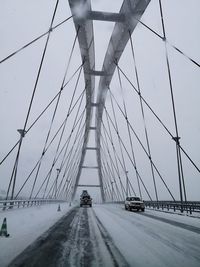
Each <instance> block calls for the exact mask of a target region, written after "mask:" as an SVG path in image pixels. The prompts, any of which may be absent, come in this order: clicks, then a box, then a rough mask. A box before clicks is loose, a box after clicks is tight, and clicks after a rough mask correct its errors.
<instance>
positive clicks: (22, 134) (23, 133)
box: [17, 129, 26, 138]
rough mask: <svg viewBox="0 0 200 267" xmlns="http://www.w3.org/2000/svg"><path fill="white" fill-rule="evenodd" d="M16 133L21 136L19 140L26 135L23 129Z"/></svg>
mask: <svg viewBox="0 0 200 267" xmlns="http://www.w3.org/2000/svg"><path fill="white" fill-rule="evenodd" d="M17 131H18V133H19V134H20V135H21V138H23V137H24V136H25V134H26V130H24V129H17Z"/></svg>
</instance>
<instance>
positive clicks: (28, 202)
mask: <svg viewBox="0 0 200 267" xmlns="http://www.w3.org/2000/svg"><path fill="white" fill-rule="evenodd" d="M61 202H66V201H64V200H58V199H17V200H0V210H10V209H13V208H27V207H32V206H40V205H44V204H51V203H61Z"/></svg>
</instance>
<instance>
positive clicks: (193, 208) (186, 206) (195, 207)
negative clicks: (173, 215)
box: [144, 201, 200, 214]
mask: <svg viewBox="0 0 200 267" xmlns="http://www.w3.org/2000/svg"><path fill="white" fill-rule="evenodd" d="M144 202H145V206H146V207H149V208H153V209H161V210H164V209H167V210H168V211H169V210H173V211H174V212H176V211H181V212H184V211H186V212H187V213H188V212H189V213H190V214H192V213H193V212H200V202H199V201H187V202H183V203H181V202H179V201H176V202H174V201H144Z"/></svg>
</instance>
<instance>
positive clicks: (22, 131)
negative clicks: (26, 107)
mask: <svg viewBox="0 0 200 267" xmlns="http://www.w3.org/2000/svg"><path fill="white" fill-rule="evenodd" d="M17 131H18V133H19V134H20V139H19V147H18V152H17V157H16V160H15V165H14V168H13V173H12V175H13V186H12V191H11V199H13V198H14V191H15V183H16V178H17V167H18V162H19V153H20V148H21V145H22V139H23V138H24V136H25V134H26V131H25V130H24V129H18V130H17ZM11 180H12V178H11ZM7 195H8V193H7ZM7 197H8V196H7Z"/></svg>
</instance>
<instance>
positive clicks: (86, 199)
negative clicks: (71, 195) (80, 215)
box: [80, 190, 92, 207]
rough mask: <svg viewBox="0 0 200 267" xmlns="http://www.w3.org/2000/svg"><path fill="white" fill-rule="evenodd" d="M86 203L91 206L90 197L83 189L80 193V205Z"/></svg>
mask: <svg viewBox="0 0 200 267" xmlns="http://www.w3.org/2000/svg"><path fill="white" fill-rule="evenodd" d="M86 205H87V206H89V207H92V198H91V197H90V195H89V194H88V192H87V191H86V190H83V192H82V194H81V198H80V207H83V206H86Z"/></svg>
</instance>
